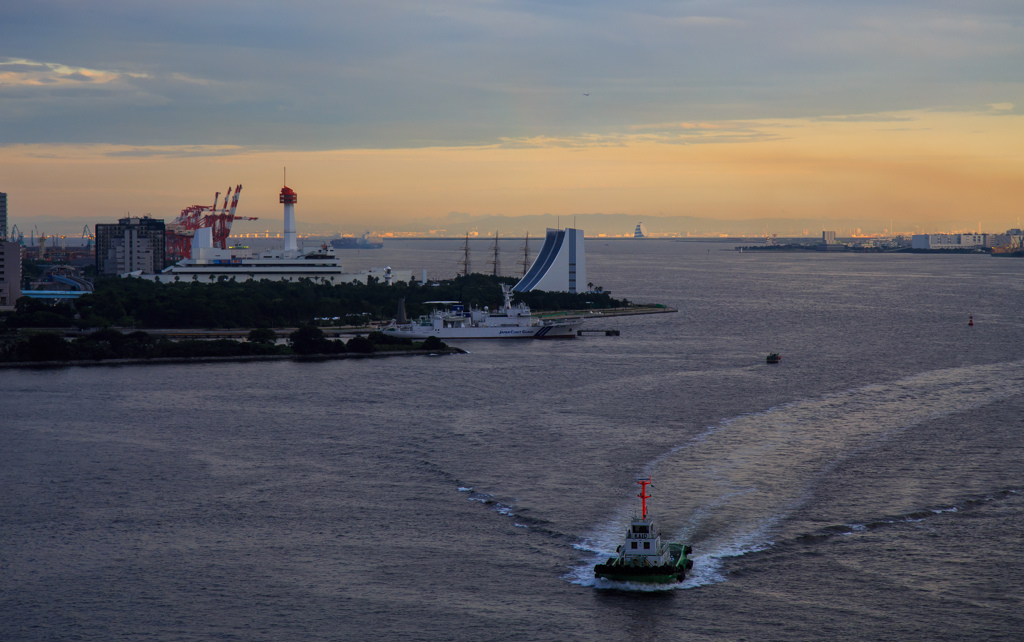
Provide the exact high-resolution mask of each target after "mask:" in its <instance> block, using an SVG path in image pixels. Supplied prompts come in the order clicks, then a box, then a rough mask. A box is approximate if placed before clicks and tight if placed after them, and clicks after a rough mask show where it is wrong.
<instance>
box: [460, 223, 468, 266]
mask: <svg viewBox="0 0 1024 642" xmlns="http://www.w3.org/2000/svg"><path fill="white" fill-rule="evenodd" d="M462 250H463V252H464V253H465V254H464V257H463V259H462V260H461V261H459V269H461V270H462V276H469V232H466V243H465V244H464V245H463V246H462Z"/></svg>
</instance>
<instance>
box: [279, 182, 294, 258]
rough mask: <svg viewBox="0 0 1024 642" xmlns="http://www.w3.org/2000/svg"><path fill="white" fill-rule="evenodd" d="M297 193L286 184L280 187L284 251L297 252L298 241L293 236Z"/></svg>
mask: <svg viewBox="0 0 1024 642" xmlns="http://www.w3.org/2000/svg"><path fill="white" fill-rule="evenodd" d="M298 200H299V195H298V194H296V193H295V191H294V190H292V188H290V187H288V186H287V185H286V186H284V187H282V188H281V198H280V202H281V203H284V251H285V252H298V251H299V242H298V238H297V237H296V236H295V203H297V202H298Z"/></svg>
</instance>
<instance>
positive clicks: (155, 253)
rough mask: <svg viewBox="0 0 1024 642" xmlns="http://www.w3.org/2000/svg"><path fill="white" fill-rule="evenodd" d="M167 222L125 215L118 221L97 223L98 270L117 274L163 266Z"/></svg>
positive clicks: (157, 269) (148, 271)
mask: <svg viewBox="0 0 1024 642" xmlns="http://www.w3.org/2000/svg"><path fill="white" fill-rule="evenodd" d="M165 256H166V248H165V245H164V222H163V220H161V219H154V218H150V217H148V216H143V217H142V218H139V217H137V216H134V217H130V218H122V219H120V220H118V222H117V224H116V225H115V224H105V223H97V224H96V273H97V274H98V275H99V276H117V275H118V274H125V273H127V272H138V271H140V270H141V271H142V272H144V273H146V274H152V273H154V272H159V271H160V270H162V269H164V267H165V266H164V257H165Z"/></svg>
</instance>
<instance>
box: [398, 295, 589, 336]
mask: <svg viewBox="0 0 1024 642" xmlns="http://www.w3.org/2000/svg"><path fill="white" fill-rule="evenodd" d="M501 293H502V294H503V295H504V297H505V303H504V305H502V307H501V310H500V311H488V310H487V309H486V308H484V309H483V310H468V311H467V310H466V309H465V307H464V306H462V305H461V304H452V306H451V308H449V309H447V310H434V311H433V312H432V313H431V314H429V315H424V316H421V317H420V318H419V319H416V320H415V321H406V320H405V306H404V301H403V302H402V303H400V304H399V309H398V318H397V319H395V320H394V321H392V322H391V324H390V325H388V326H387V327H386V328H384V329H383V330H381V332H383V333H384V334H386V335H388V336H391V337H404V338H406V339H413V340H415V341H422V340H423V339H426V338H427V337H437V338H438V339H557V338H564V339H570V338H573V337H575V336H576V328H578V327H579V326H580V325H581V324H582V323H583V321H582V320H581V319H566V320H563V321H541V320H540V319H536V318H534V317H533V316H531V315H530V308H529V306H527V305H526V304H524V303H517V304H515V305H513V304H512V288H511V287H509V286H507V285H502V286H501Z"/></svg>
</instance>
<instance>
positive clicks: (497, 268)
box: [487, 231, 501, 276]
mask: <svg viewBox="0 0 1024 642" xmlns="http://www.w3.org/2000/svg"><path fill="white" fill-rule="evenodd" d="M493 250H494V258H493V259H488V260H487V265H493V266H494V272H493V274H494V276H498V273H499V272H501V260H500V259H499V258H498V232H497V231H495V232H494V248H493Z"/></svg>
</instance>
